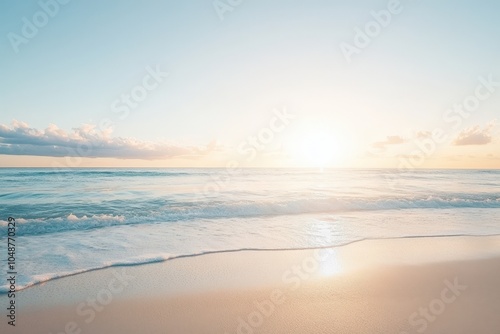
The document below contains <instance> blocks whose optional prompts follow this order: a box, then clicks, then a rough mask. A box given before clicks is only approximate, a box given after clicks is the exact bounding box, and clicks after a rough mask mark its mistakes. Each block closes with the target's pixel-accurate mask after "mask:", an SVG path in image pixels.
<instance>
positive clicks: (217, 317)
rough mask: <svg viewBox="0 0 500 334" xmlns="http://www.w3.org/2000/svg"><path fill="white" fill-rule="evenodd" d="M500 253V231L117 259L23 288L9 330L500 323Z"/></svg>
mask: <svg viewBox="0 0 500 334" xmlns="http://www.w3.org/2000/svg"><path fill="white" fill-rule="evenodd" d="M499 253H500V237H498V236H492V237H439V238H407V239H389V240H369V241H361V242H356V243H353V244H350V245H347V246H342V247H336V248H327V249H316V250H293V251H240V252H226V253H217V254H206V255H201V256H194V257H186V258H179V259H174V260H170V261H166V262H162V263H155V264H148V265H141V266H132V267H125V266H124V267H113V268H107V269H104V270H96V271H92V272H87V273H83V274H78V275H74V276H70V277H65V278H61V279H57V280H53V281H49V282H47V283H45V284H41V285H36V286H34V287H31V288H28V289H25V290H22V291H19V292H18V293H17V299H16V300H17V303H18V305H19V310H18V316H17V320H16V327H15V329H14V328H13V327H12V326H7V324H6V321H3V322H2V324H1V329H2V330H1V331H2V333H26V334H28V333H29V334H33V333H52V334H56V333H57V334H59V333H94V334H99V333H121V334H123V333H134V334H135V333H181V334H183V333H200V334H202V333H203V334H205V333H206V334H211V333H214V334H215V333H247V334H248V333H311V332H314V333H395V334H406V333H464V334H465V333H491V334H497V333H499V331H500V318H499V317H498V314H500V289H499V288H498V282H499V281H500V254H499ZM0 300H2V305H5V304H4V302H5V301H6V297H5V295H2V296H1V299H0Z"/></svg>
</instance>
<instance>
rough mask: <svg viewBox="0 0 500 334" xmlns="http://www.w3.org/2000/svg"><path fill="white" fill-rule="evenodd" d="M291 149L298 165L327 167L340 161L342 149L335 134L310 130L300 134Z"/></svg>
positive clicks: (291, 153)
mask: <svg viewBox="0 0 500 334" xmlns="http://www.w3.org/2000/svg"><path fill="white" fill-rule="evenodd" d="M289 151H290V155H291V157H292V158H293V159H294V160H295V161H296V163H297V164H298V165H301V166H306V167H318V168H325V167H329V166H331V165H332V164H335V163H337V162H339V158H340V155H341V154H340V153H341V151H342V150H341V146H340V145H339V142H338V140H336V139H335V138H334V137H333V135H331V134H329V133H327V132H310V133H308V134H303V135H300V136H298V138H296V139H295V140H294V142H293V144H292V145H291V147H290V150H289Z"/></svg>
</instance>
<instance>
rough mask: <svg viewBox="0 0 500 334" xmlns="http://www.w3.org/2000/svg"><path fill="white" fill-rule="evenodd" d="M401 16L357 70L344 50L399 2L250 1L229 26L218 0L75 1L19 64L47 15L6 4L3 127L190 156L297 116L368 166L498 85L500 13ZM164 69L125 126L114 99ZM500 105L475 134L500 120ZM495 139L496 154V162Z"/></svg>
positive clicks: (438, 8) (449, 7)
mask: <svg viewBox="0 0 500 334" xmlns="http://www.w3.org/2000/svg"><path fill="white" fill-rule="evenodd" d="M221 1H222V0H221ZM42 2H46V1H44V0H42ZM224 2H227V1H224ZM401 6H402V7H403V12H402V13H400V14H397V15H394V16H393V18H392V21H391V23H390V24H389V25H388V26H387V27H384V28H383V29H382V31H381V33H380V35H379V36H377V37H375V38H374V39H373V41H372V43H371V44H370V45H369V46H368V47H366V48H365V49H363V50H361V53H360V54H359V55H355V56H354V57H353V61H352V63H350V64H348V63H347V62H346V60H345V59H344V57H343V55H342V52H341V51H340V47H339V45H340V43H342V42H349V43H352V40H353V38H354V30H353V29H354V27H356V26H359V27H363V26H364V25H365V24H366V23H367V22H369V21H371V20H373V18H372V17H371V16H370V12H371V11H372V10H375V11H379V10H382V9H386V8H387V1H347V0H345V1H333V0H331V1H319V0H308V1H305V0H303V1H293V0H287V1H285V0H273V1H270V0H267V1H265V0H247V1H243V2H242V4H241V5H239V6H236V7H235V8H234V10H233V11H232V12H227V13H225V15H224V20H222V21H221V20H220V19H219V17H218V15H217V12H216V11H215V9H214V6H213V3H212V1H210V0H204V1H201V0H200V1H83V0H72V1H70V2H69V3H68V4H65V5H61V6H60V8H59V12H58V13H57V14H56V15H55V16H54V17H53V18H50V19H49V22H48V24H47V25H46V26H44V27H42V28H40V29H39V32H38V34H37V35H36V36H35V37H34V38H32V39H30V40H29V42H28V43H27V44H24V45H20V46H19V52H18V53H16V52H14V50H13V48H12V46H11V43H10V42H9V39H8V36H7V35H8V33H10V32H13V33H16V34H21V29H22V26H23V22H22V18H23V17H27V18H28V19H30V20H31V18H32V16H33V15H34V14H35V13H36V12H38V11H40V10H41V9H40V6H39V4H38V3H37V2H36V1H2V2H1V3H0V36H2V38H1V39H0V59H1V62H0V73H1V79H0V92H1V93H0V124H5V125H7V126H8V125H9V124H10V123H11V121H12V120H14V119H16V120H18V121H22V122H26V123H28V124H29V126H30V127H32V128H36V129H40V130H43V129H45V128H47V127H48V125H49V124H50V123H53V124H55V125H57V126H58V127H59V128H61V129H64V130H65V131H70V130H71V129H72V128H76V127H79V126H80V125H82V124H96V123H98V122H99V121H100V120H102V119H103V118H106V117H110V118H112V119H113V120H116V124H115V127H114V131H113V136H120V137H134V138H137V139H140V140H152V141H157V140H166V141H169V142H170V141H171V142H175V143H177V144H179V145H206V144H208V143H209V142H211V141H212V140H214V139H217V140H218V142H219V144H221V145H223V146H224V147H228V148H230V147H234V146H237V145H238V143H239V142H241V140H242V138H244V137H245V136H247V135H250V134H252V133H254V132H255V131H258V130H259V129H260V128H262V126H263V125H265V124H267V122H268V120H269V118H270V115H271V113H270V110H271V109H272V108H273V107H277V106H286V107H287V108H288V109H289V110H292V111H293V112H294V113H295V114H296V115H297V119H300V120H301V121H300V122H302V124H308V126H309V125H310V126H312V128H313V129H314V125H315V124H317V125H318V126H322V127H326V129H327V131H337V130H338V131H341V130H342V131H344V132H348V133H349V134H348V135H347V137H346V138H345V139H346V140H352V141H353V142H355V143H354V144H352V145H351V147H350V149H352V150H357V151H358V153H359V155H361V154H362V151H363V148H364V147H366V146H367V145H369V143H371V142H374V141H377V140H384V139H385V138H386V137H387V136H391V135H400V136H405V135H407V132H408V131H409V129H411V130H421V131H424V130H432V129H433V128H435V127H439V126H442V124H443V121H442V114H443V112H444V111H445V110H446V109H447V108H449V107H451V106H452V105H453V104H454V103H456V102H461V101H462V100H463V98H464V97H466V96H467V95H469V94H471V93H473V92H474V88H475V87H476V86H477V84H478V79H477V78H478V76H484V77H486V76H487V75H488V74H493V76H494V77H496V78H498V80H499V81H500V57H499V55H500V43H498V41H499V40H500V39H499V37H500V24H499V23H498V22H500V20H499V19H500V17H499V15H500V2H498V1H481V2H480V3H479V2H473V1H452V0H448V1H439V2H437V1H424V0H421V1H418V0H402V1H401ZM157 65H159V66H160V68H161V69H162V70H164V71H166V72H169V76H168V77H167V78H166V79H165V81H164V82H163V83H161V84H160V86H159V87H158V88H157V89H155V90H153V91H152V92H150V93H149V95H148V97H147V98H146V99H145V100H144V101H143V102H141V103H140V104H139V106H138V107H137V108H136V109H135V110H133V111H132V112H131V114H130V115H129V116H128V117H126V118H125V119H123V120H118V119H117V117H116V115H115V114H114V113H113V112H112V111H111V104H112V103H113V101H115V100H116V99H117V98H119V97H120V94H122V93H128V92H130V90H131V89H132V88H133V87H134V86H136V85H138V84H140V83H141V82H142V79H143V77H144V76H145V75H146V74H147V71H146V67H148V66H150V67H152V68H155V67H156V66H157ZM499 96H500V90H499V92H498V94H496V95H493V96H492V97H491V98H490V99H488V100H487V101H485V102H484V103H483V104H482V105H481V107H480V109H478V111H477V112H476V113H474V115H473V116H471V117H470V118H468V119H467V120H465V122H464V126H474V125H480V126H486V124H488V123H489V122H491V121H492V120H494V119H495V118H496V117H498V115H499V107H498V106H499V101H500V98H499ZM297 122H299V121H297ZM300 122H299V124H300ZM295 126H296V127H299V126H298V125H297V124H295ZM290 131H291V133H293V131H295V130H294V128H292V129H291V130H290ZM312 131H314V130H312ZM283 136H284V138H286V136H287V135H286V134H284V135H283ZM291 136H292V137H293V135H291ZM340 140H342V139H340ZM495 140H496V139H495ZM495 140H494V141H493V142H492V143H491V145H496V146H492V148H491V149H489V150H487V149H485V148H481V150H484V154H486V153H488V154H495V153H496V152H498V150H497V149H498V147H499V146H498V145H497V144H498V143H497V141H495ZM491 145H490V146H491ZM489 152H492V153H489ZM464 154H466V155H467V154H469V153H468V152H464ZM3 159H4V158H3V157H2V160H3Z"/></svg>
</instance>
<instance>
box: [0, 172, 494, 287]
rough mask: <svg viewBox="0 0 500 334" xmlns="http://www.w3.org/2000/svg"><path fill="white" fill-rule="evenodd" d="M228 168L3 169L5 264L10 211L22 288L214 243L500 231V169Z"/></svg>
mask: <svg viewBox="0 0 500 334" xmlns="http://www.w3.org/2000/svg"><path fill="white" fill-rule="evenodd" d="M230 172H231V171H228V170H226V169H107V168H106V169H104V168H95V169H90V168H89V169H50V168H47V169H44V168H3V169H0V235H1V239H2V241H1V242H0V250H1V254H3V255H2V256H1V263H2V268H4V269H5V268H6V265H7V249H6V248H7V241H6V239H7V232H8V230H7V219H8V217H10V216H11V217H14V218H15V219H16V237H15V244H16V265H17V273H18V275H17V280H18V281H17V284H18V289H19V288H24V287H28V286H31V285H33V284H37V283H40V282H44V281H47V280H50V279H54V278H57V277H62V276H66V275H71V274H76V273H80V272H85V271H89V270H95V269H98V268H104V267H109V266H118V265H120V266H123V265H136V264H141V263H150V262H159V261H166V260H168V259H172V258H175V257H178V256H190V255H196V254H203V253H207V252H220V251H231V250H242V249H259V250H260V249H301V248H313V247H325V246H338V245H343V244H348V243H351V242H354V241H358V240H364V239H378V238H408V237H418V236H451V235H493V234H500V170H414V171H409V172H405V173H402V172H399V171H397V170H387V169H326V170H313V169H243V170H240V171H238V172H235V173H230ZM2 284H3V283H2ZM6 291H7V285H2V286H0V293H5V292H6Z"/></svg>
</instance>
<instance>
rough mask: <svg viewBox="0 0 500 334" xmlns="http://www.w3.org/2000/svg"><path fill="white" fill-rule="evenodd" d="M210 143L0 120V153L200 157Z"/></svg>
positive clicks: (144, 157)
mask: <svg viewBox="0 0 500 334" xmlns="http://www.w3.org/2000/svg"><path fill="white" fill-rule="evenodd" d="M213 146H214V143H211V144H209V145H208V146H207V147H206V148H200V147H195V146H179V145H174V144H172V143H167V142H151V141H141V140H138V139H135V138H122V137H111V131H110V130H108V131H100V130H98V129H96V126H95V125H90V124H84V125H82V126H80V127H78V128H74V129H72V131H70V132H66V131H65V130H63V129H60V128H59V127H57V126H56V125H54V124H50V125H49V126H48V127H47V128H46V129H45V130H38V129H34V128H31V127H29V125H28V124H26V123H24V122H20V121H16V120H14V121H13V122H12V125H11V126H10V127H9V126H6V125H3V124H0V154H8V155H34V156H49V157H64V156H73V157H75V156H78V157H89V158H119V159H145V160H153V159H169V158H174V157H190V158H193V157H200V156H203V155H206V154H207V153H208V152H210V151H211V150H213V149H214V147H213Z"/></svg>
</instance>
